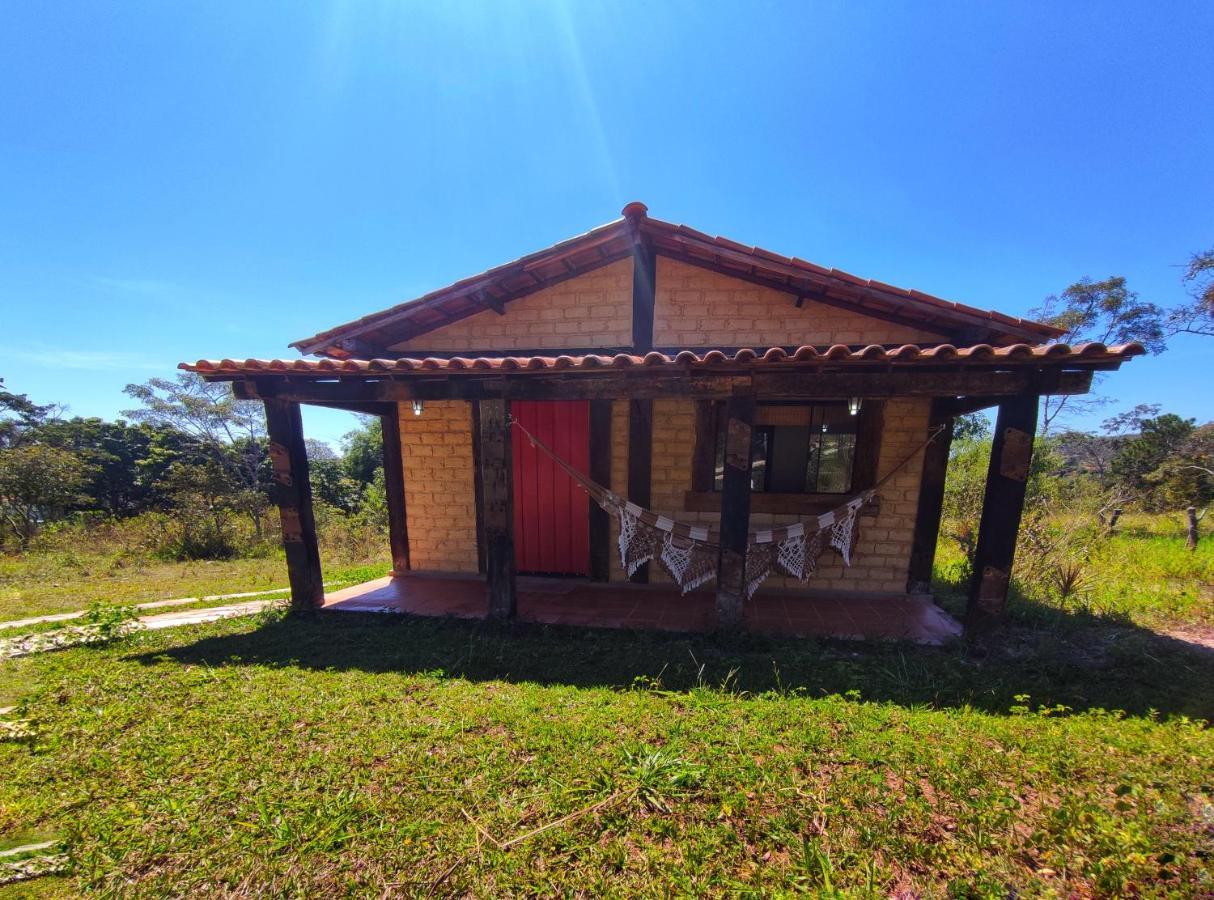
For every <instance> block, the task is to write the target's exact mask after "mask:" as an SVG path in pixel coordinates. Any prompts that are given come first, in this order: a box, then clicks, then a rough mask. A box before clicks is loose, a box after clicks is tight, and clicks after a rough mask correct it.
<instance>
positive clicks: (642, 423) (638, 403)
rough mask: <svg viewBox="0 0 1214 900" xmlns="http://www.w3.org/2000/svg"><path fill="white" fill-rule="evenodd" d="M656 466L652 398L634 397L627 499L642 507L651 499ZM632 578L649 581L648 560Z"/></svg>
mask: <svg viewBox="0 0 1214 900" xmlns="http://www.w3.org/2000/svg"><path fill="white" fill-rule="evenodd" d="M652 465H653V401H652V400H631V401H629V403H628V499H629V500H631V501H632V502H633V503H636V504H637V505H639V506H644V507H648V506H649V504H650V503H651V502H652V481H651V477H652V474H651V473H652ZM629 580H630V581H632V582H634V583H636V584H646V583H648V581H649V563H645V565H643V566H641V567H640V568H639V569H637V570H636V571H635V572H634V573H633V574H632V577H631V578H630V579H629Z"/></svg>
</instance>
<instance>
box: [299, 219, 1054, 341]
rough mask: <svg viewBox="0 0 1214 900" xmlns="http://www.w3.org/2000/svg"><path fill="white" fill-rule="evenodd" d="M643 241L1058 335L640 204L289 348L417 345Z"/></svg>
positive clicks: (791, 281)
mask: <svg viewBox="0 0 1214 900" xmlns="http://www.w3.org/2000/svg"><path fill="white" fill-rule="evenodd" d="M642 238H643V239H647V240H649V241H651V242H652V244H653V246H654V248H655V249H656V250H657V252H658V253H660V254H663V255H670V256H673V257H674V258H683V259H687V260H690V261H694V262H697V263H698V264H701V265H706V266H709V267H711V268H716V269H719V270H720V271H722V272H723V273H725V274H732V275H735V276H741V277H762V278H763V279H765V281H766V282H767V283H771V284H772V286H775V287H778V288H779V289H781V290H787V291H789V292H790V293H793V294H796V293H798V292H806V295H807V296H809V297H810V298H811V299H823V300H826V301H828V302H831V301H833V302H837V303H844V304H847V305H849V306H852V307H854V308H855V309H856V310H857V311H859V312H868V313H869V314H873V315H878V316H880V315H882V314H884V315H890V316H900V317H906V318H910V319H913V320H916V321H918V322H921V323H922V324H923V325H925V326H926V327H928V329H929V330H932V329H931V327H930V326H931V325H933V324H935V325H936V326H937V329H938V328H940V327H947V328H953V329H958V328H977V329H979V330H985V331H988V332H989V333H990V337H989V339H990V340H992V341H995V342H997V343H1002V342H1004V341H1005V340H1032V339H1041V340H1049V339H1051V338H1057V337H1059V336H1060V335H1061V334H1062V332H1061V331H1060V330H1059V329H1057V328H1054V327H1053V326H1050V325H1044V324H1042V323H1040V322H1033V321H1030V320H1028V319H1021V318H1016V317H1014V316H1008V315H1004V314H1003V313H1000V312H995V311H993V310H984V309H979V308H977V307H974V306H969V305H967V304H964V303H957V302H954V301H951V300H944V299H942V298H940V297H935V296H933V295H931V294H925V293H923V292H922V291H916V290H909V289H906V288H900V287H896V286H894V285H891V284H886V283H885V282H882V281H876V280H873V279H868V278H860V277H858V276H856V275H852V274H850V273H848V272H843V271H841V270H839V269H828V268H825V267H823V266H819V265H815V264H814V263H811V262H806V261H805V260H803V259H799V258H797V257H792V256H783V255H782V254H779V253H773V252H771V251H770V250H764V249H762V248H761V247H751V246H748V245H746V244H741V243H738V242H737V241H731V240H729V239H728V238H724V237H714V236H712V235H708V234H705V233H704V232H701V231H696V230H695V229H694V228H690V227H688V226H687V225H677V224H673V223H670V222H664V221H662V220H660V219H654V218H651V217H650V216H648V215H647V210H646V207H645V205H644V204H643V203H637V202H634V203H630V204H628V205H627V206H626V207H624V217H623V218H620V219H617V220H615V221H613V222H609V223H608V224H606V225H601V226H599V227H598V228H595V229H593V230H591V231H588V232H586V233H585V234H582V235H579V236H577V237H574V238H570V239H568V240H565V241H561V242H560V243H558V244H554V245H553V246H551V247H547V248H545V249H543V250H540V251H537V252H535V253H530V254H528V255H526V256H523V257H520V258H519V259H516V260H514V261H513V262H509V263H506V264H504V265H501V266H496V267H494V268H492V269H489V270H487V271H485V272H482V273H481V274H479V275H474V276H472V277H471V278H465V279H462V280H460V281H457V282H455V283H454V284H452V285H448V286H447V287H444V288H440V289H439V290H436V291H431V292H430V293H428V294H425V295H424V296H422V297H418V298H416V299H414V300H409V301H406V302H404V303H398V304H396V305H395V306H392V307H390V308H388V309H385V310H382V311H380V312H376V313H371V314H370V315H366V316H362V317H361V318H358V319H355V320H353V321H351V322H347V323H345V324H344V325H339V326H337V327H336V328H330V329H328V330H326V331H322V332H320V333H318V334H315V335H313V336H312V337H309V338H304V339H303V340H299V341H295V342H293V343H292V344H291V346H292V347H296V348H298V349H300V350H301V351H303V352H304V353H328V352H334V353H337V352H338V351H339V347H338V342H339V341H341V340H343V339H351V338H358V337H360V336H366V335H370V336H375V335H376V332H377V331H379V330H381V329H385V328H389V327H391V328H392V329H397V330H399V329H404V331H403V332H400V331H397V332H396V333H395V335H394V337H393V341H392V342H394V341H395V340H397V339H400V336H401V334H404V335H405V336H406V337H408V338H411V337H416V336H417V335H420V334H424V333H426V332H427V331H430V330H432V329H434V328H441V327H442V326H444V325H447V324H450V323H451V322H454V321H458V320H459V319H461V318H463V317H465V316H469V315H473V314H475V313H477V312H482V311H484V310H486V309H498V310H499V311H500V310H501V309H502V308H503V307H502V304H504V303H508V302H509V301H510V300H511V299H514V298H515V297H518V296H523V295H525V294H526V293H529V292H532V291H535V290H538V289H540V288H542V287H544V286H546V285H548V284H552V283H556V282H557V281H560V280H563V279H565V278H569V277H573V276H575V275H577V274H581V273H582V272H585V271H590V270H592V269H593V268H596V267H597V266H600V265H603V264H604V263H605V262H608V261H611V260H615V259H621V258H623V257H624V256H627V255H628V254H630V253H631V251H632V247H633V244H634V242H635V241H636V240H638V239H642Z"/></svg>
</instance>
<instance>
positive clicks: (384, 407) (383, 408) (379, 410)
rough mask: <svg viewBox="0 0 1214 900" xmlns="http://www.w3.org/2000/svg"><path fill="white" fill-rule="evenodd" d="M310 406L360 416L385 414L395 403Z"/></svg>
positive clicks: (316, 404) (349, 403)
mask: <svg viewBox="0 0 1214 900" xmlns="http://www.w3.org/2000/svg"><path fill="white" fill-rule="evenodd" d="M309 405H311V406H323V407H325V408H326V409H340V410H341V411H342V412H352V413H358V414H359V415H361V416H385V415H387V414H388V413H389V412H390V411H392V410H395V409H396V404H395V403H355V402H353V401H351V402H347V403H312V404H309Z"/></svg>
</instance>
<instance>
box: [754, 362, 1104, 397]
mask: <svg viewBox="0 0 1214 900" xmlns="http://www.w3.org/2000/svg"><path fill="white" fill-rule="evenodd" d="M1039 377H1040V376H1039V373H1038V372H1036V371H1035V370H1033V369H1028V370H1025V369H1005V370H999V369H976V368H966V369H961V370H958V371H951V372H950V371H935V372H931V371H921V370H920V371H914V370H903V371H888V370H886V371H880V370H876V371H874V370H867V371H860V370H855V369H853V370H852V371H850V372H829V371H827V372H821V371H813V370H804V371H795V372H767V371H756V372H755V373H754V385H755V393H756V394H757V395H758V397H759V398H760V399H763V398H765V397H784V398H787V399H806V400H815V399H822V400H825V399H841V398H844V397H864V398H867V397H906V396H916V397H925V396H926V397H957V396H961V395H963V394H965V395H970V396H991V397H1011V396H1016V395H1020V394H1024V393H1026V392H1030V391H1032V392H1033V393H1036V388H1037V386H1038V380H1039ZM1090 384H1091V379H1090V373H1087V372H1060V373H1059V380H1058V388H1057V390H1056V391H1053V392H1052V393H1058V394H1083V393H1087V390H1088V387H1089V386H1090Z"/></svg>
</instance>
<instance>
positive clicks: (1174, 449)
mask: <svg viewBox="0 0 1214 900" xmlns="http://www.w3.org/2000/svg"><path fill="white" fill-rule="evenodd" d="M1196 430H1197V429H1196V426H1195V425H1194V421H1193V420H1192V419H1182V418H1181V417H1180V416H1178V415H1175V414H1173V413H1165V414H1163V415H1159V416H1154V417H1152V418H1146V419H1142V420H1141V422H1140V424H1139V430H1138V434H1136V435H1134V436H1132V437H1128V438H1126V440H1125V441H1124V443H1123V444H1122V445H1121V448H1120V449H1119V450H1118V452H1117V454H1116V456H1114V457H1113V460H1112V462H1111V464H1110V467H1109V470H1110V475H1111V477H1112V478H1113V480H1114V481H1115V482H1116V483H1117V484H1119V485H1122V486H1124V487H1125V489H1126V490H1127V491H1129V492H1130V493H1131V494H1132V495H1133V496H1136V497H1138V498H1140V499H1141V500H1142V502H1143V504H1144V505H1145V506H1147V507H1148V508H1151V509H1164V508H1167V507H1168V506H1173V505H1175V503H1176V502H1177V495H1178V494H1191V493H1192V492H1193V489H1194V487H1195V480H1194V479H1193V478H1191V477H1189V476H1187V475H1186V470H1183V469H1179V468H1178V467H1177V464H1178V460H1179V459H1181V458H1182V451H1183V449H1184V448H1185V447H1186V445H1188V443H1189V441H1190V439H1191V438H1192V436H1193V434H1194V432H1195V431H1196ZM1186 479H1188V481H1189V485H1188V487H1185V486H1184V485H1183V482H1184V481H1185V480H1186ZM1186 505H1187V504H1186Z"/></svg>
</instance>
